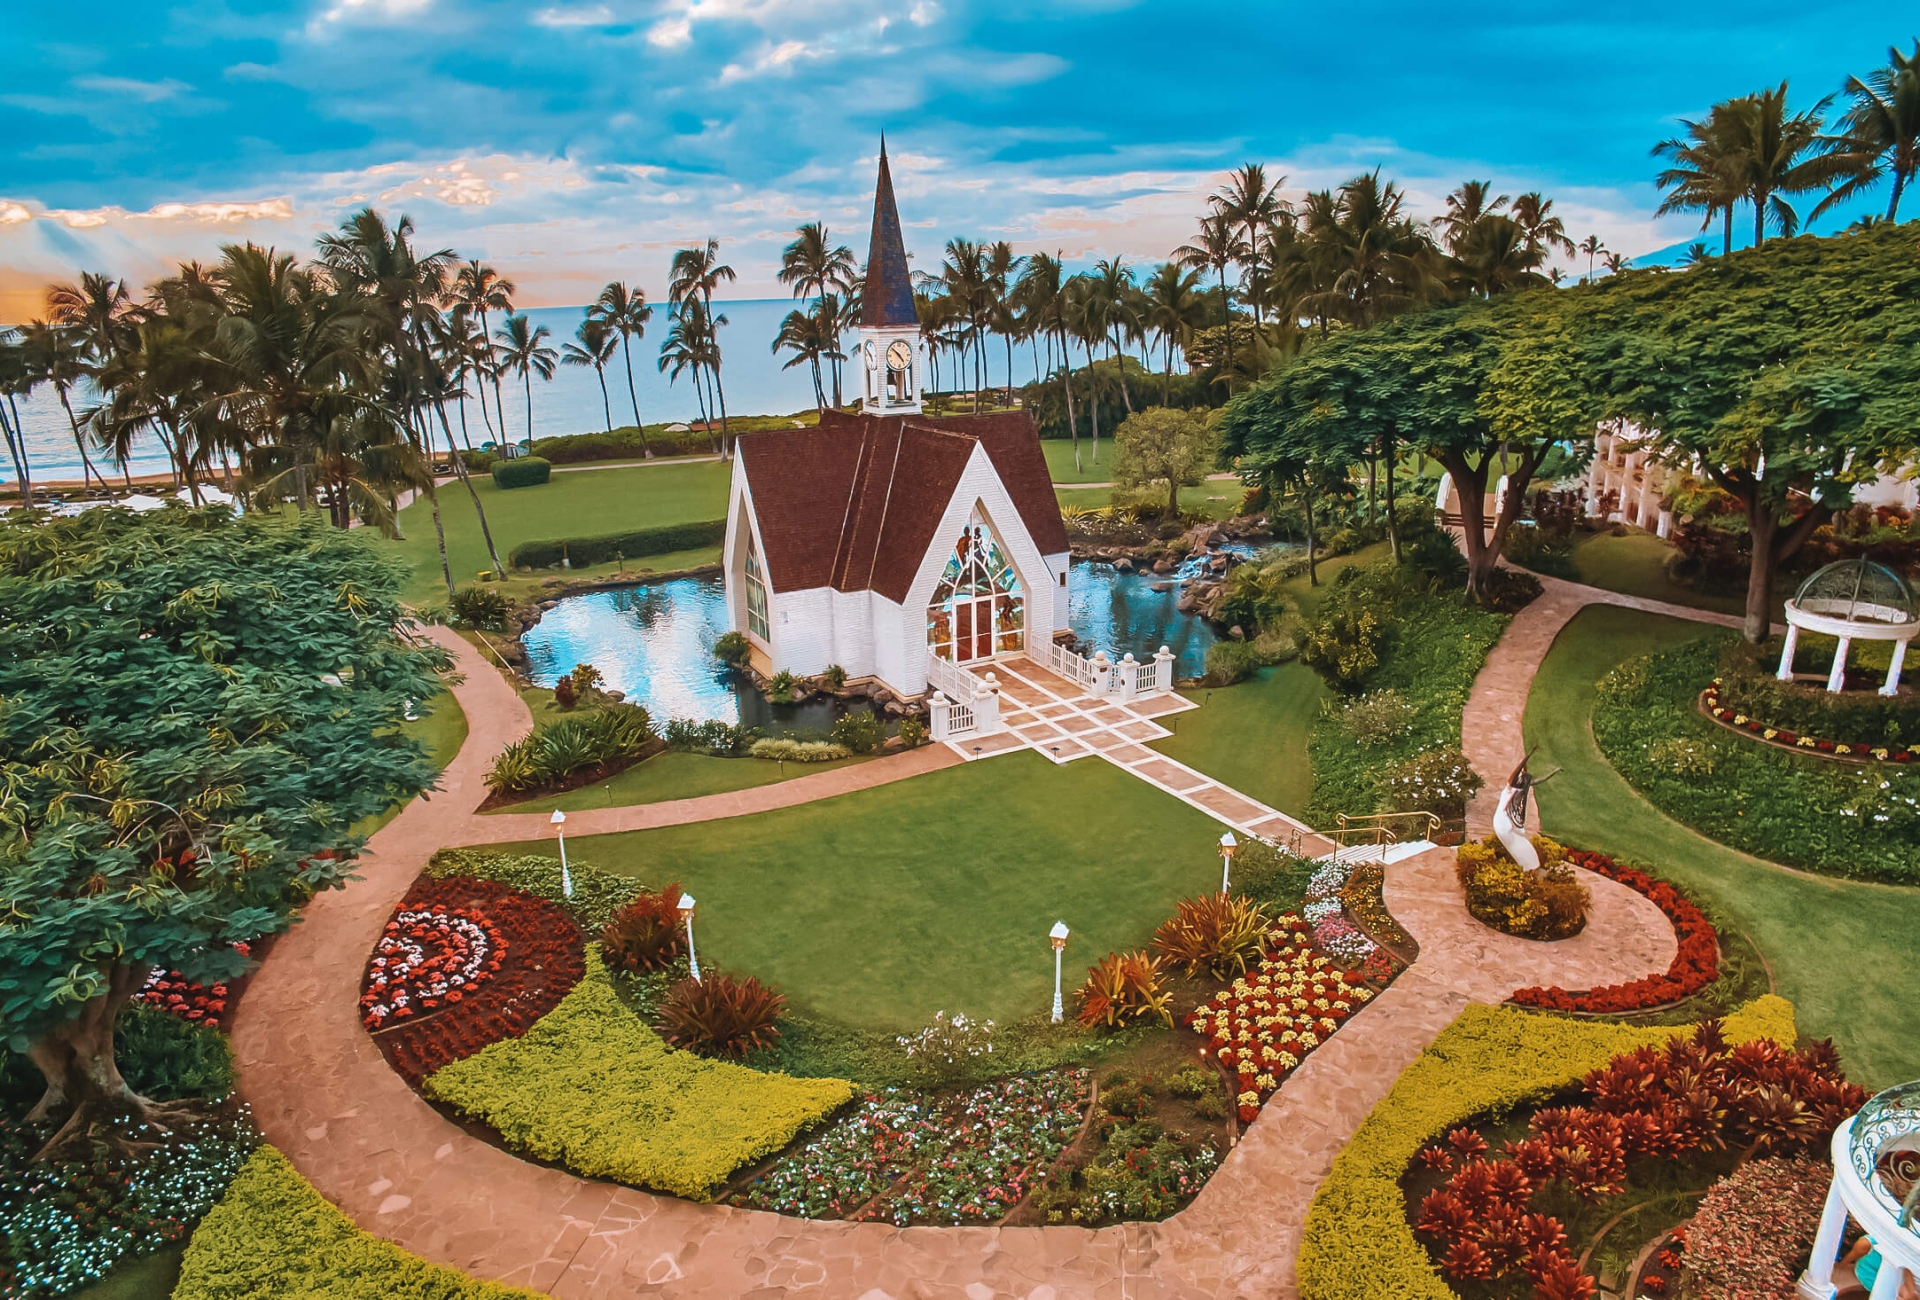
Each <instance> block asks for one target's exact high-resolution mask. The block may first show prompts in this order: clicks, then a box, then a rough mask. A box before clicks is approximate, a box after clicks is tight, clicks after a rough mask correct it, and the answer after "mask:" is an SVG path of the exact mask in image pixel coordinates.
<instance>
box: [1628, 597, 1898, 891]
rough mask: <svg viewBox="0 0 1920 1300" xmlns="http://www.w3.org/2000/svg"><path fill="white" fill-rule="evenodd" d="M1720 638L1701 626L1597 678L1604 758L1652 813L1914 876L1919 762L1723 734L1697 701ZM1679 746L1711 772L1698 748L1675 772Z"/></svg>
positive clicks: (1828, 865) (1797, 858)
mask: <svg viewBox="0 0 1920 1300" xmlns="http://www.w3.org/2000/svg"><path fill="white" fill-rule="evenodd" d="M1726 640H1727V638H1726V637H1725V636H1724V635H1723V634H1719V633H1714V634H1709V635H1707V636H1704V637H1702V638H1700V639H1699V640H1696V641H1691V642H1688V643H1687V644H1685V645H1681V646H1677V647H1675V648H1674V649H1672V650H1669V651H1666V652H1664V653H1662V654H1658V655H1652V656H1647V657H1643V658H1640V659H1633V660H1629V661H1627V662H1626V663H1623V664H1621V665H1620V666H1619V667H1618V668H1616V669H1614V671H1613V672H1611V673H1609V674H1608V675H1607V677H1606V678H1605V679H1603V680H1602V682H1601V684H1600V687H1599V689H1598V691H1597V692H1596V695H1595V700H1594V707H1593V736H1594V739H1595V741H1597V742H1598V743H1599V746H1600V752H1601V753H1602V754H1604V755H1605V756H1606V758H1607V761H1608V762H1609V763H1611V764H1612V765H1613V767H1614V769H1615V770H1616V771H1618V772H1619V773H1620V775H1621V776H1622V777H1624V778H1626V781H1627V783H1628V784H1629V785H1631V786H1633V788H1634V789H1636V790H1638V791H1639V792H1640V793H1641V794H1642V795H1644V796H1646V798H1647V800H1648V801H1649V802H1651V803H1652V804H1653V805H1654V806H1655V807H1657V808H1659V809H1660V810H1661V811H1662V812H1664V813H1666V814H1667V815H1668V816H1670V817H1672V818H1674V819H1675V820H1676V821H1679V822H1681V823H1683V824H1685V825H1687V826H1691V827H1692V828H1693V829H1694V830H1696V831H1699V832H1700V833H1701V834H1702V835H1705V836H1707V837H1708V838H1709V839H1714V840H1718V841H1719V842H1720V843H1722V844H1725V845H1727V846H1729V847H1730V848H1735V849H1738V850H1740V851H1741V852H1743V853H1750V854H1752V855H1754V856H1755V857H1758V858H1764V859H1767V860H1768V861H1771V862H1779V863H1784V864H1785V865H1787V866H1790V867H1799V868H1801V869H1803V870H1807V871H1818V872H1824V873H1827V874H1829V875H1836V876H1846V877H1851V878H1854V879H1869V880H1886V881H1892V882H1896V883H1903V884H1913V883H1915V882H1920V767H1915V766H1914V765H1911V764H1909V765H1901V764H1895V763H1866V764H1849V763H1839V762H1834V761H1832V760H1830V759H1823V758H1814V757H1802V756H1800V755H1798V754H1794V753H1792V752H1789V751H1786V750H1782V749H1779V748H1777V747H1775V746H1773V745H1769V744H1766V743H1765V742H1763V741H1761V740H1760V739H1759V738H1758V737H1755V738H1754V739H1752V740H1747V739H1744V738H1742V737H1740V736H1737V735H1731V734H1729V733H1728V732H1727V730H1726V729H1725V728H1724V727H1721V726H1720V725H1719V724H1718V723H1716V722H1714V721H1713V720H1712V719H1710V718H1707V717H1704V716H1702V715H1701V713H1700V710H1699V708H1698V706H1697V697H1698V695H1699V692H1700V691H1701V689H1702V688H1704V687H1705V686H1706V685H1707V684H1708V683H1709V682H1710V681H1712V679H1713V676H1714V673H1715V671H1716V669H1718V668H1719V667H1720V666H1721V665H1722V664H1723V662H1724V659H1723V654H1725V652H1726V651H1727V644H1726ZM1768 721H1769V723H1771V721H1772V720H1771V719H1768ZM1695 747H1697V750H1696V748H1695ZM1683 752H1700V753H1704V754H1706V755H1708V756H1709V757H1710V761H1711V762H1712V764H1713V777H1712V779H1711V780H1703V779H1702V778H1701V776H1700V775H1699V772H1698V767H1699V762H1700V760H1697V759H1692V760H1686V762H1687V763H1688V765H1689V766H1691V767H1692V768H1693V770H1692V771H1687V772H1683V771H1681V770H1680V764H1681V763H1682V761H1683V760H1682V759H1681V757H1680V756H1681V754H1682V753H1683Z"/></svg>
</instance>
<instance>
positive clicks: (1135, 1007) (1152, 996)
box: [1075, 952, 1173, 1029]
mask: <svg viewBox="0 0 1920 1300" xmlns="http://www.w3.org/2000/svg"><path fill="white" fill-rule="evenodd" d="M1075 997H1076V998H1077V999H1078V1000H1079V1003H1080V1010H1079V1012H1078V1013H1077V1016H1076V1018H1077V1019H1078V1020H1079V1022H1080V1023H1081V1024H1083V1025H1088V1026H1092V1025H1105V1026H1106V1027H1107V1028H1109V1029H1122V1028H1125V1027H1126V1026H1127V1025H1128V1024H1129V1023H1132V1022H1135V1021H1139V1020H1145V1019H1148V1018H1152V1019H1156V1020H1159V1021H1160V1022H1161V1023H1163V1024H1167V1025H1171V1024H1172V1023H1173V1012H1172V1010H1171V1009H1170V1005H1169V1004H1170V1003H1171V1002H1172V999H1173V994H1172V993H1170V992H1168V991H1167V989H1166V987H1165V984H1164V981H1163V980H1162V979H1161V975H1160V959H1159V958H1157V957H1153V956H1150V955H1149V954H1147V953H1145V952H1110V953H1108V954H1107V955H1106V956H1104V957H1102V958H1101V959H1100V960H1099V961H1098V962H1096V963H1095V964H1094V965H1092V966H1089V967H1088V968H1087V980H1086V983H1084V984H1082V985H1081V986H1080V990H1079V992H1078V993H1077V994H1075Z"/></svg>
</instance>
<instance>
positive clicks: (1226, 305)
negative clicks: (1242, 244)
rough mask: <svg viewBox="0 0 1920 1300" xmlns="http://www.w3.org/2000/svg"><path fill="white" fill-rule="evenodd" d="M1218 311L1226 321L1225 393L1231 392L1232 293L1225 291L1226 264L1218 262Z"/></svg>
mask: <svg viewBox="0 0 1920 1300" xmlns="http://www.w3.org/2000/svg"><path fill="white" fill-rule="evenodd" d="M1220 311H1221V314H1222V316H1223V318H1224V319H1225V320H1226V323H1227V376H1226V378H1227V393H1228V395H1229V396H1231V395H1232V393H1233V295H1232V294H1230V293H1228V292H1227V266H1226V263H1224V262H1222V263H1221V264H1220Z"/></svg>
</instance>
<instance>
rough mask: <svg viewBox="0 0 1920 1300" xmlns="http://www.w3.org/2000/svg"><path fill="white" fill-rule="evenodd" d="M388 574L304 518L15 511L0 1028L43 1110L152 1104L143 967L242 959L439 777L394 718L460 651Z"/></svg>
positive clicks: (6, 624)
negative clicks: (129, 1047)
mask: <svg viewBox="0 0 1920 1300" xmlns="http://www.w3.org/2000/svg"><path fill="white" fill-rule="evenodd" d="M399 586H400V576H399V574H398V573H397V571H396V570H395V568H394V566H393V564H392V562H391V561H390V560H388V559H385V558H383V557H381V556H379V555H377V554H375V553H374V551H373V549H372V548H371V547H370V546H368V545H367V544H366V543H365V542H364V541H363V540H362V539H361V538H360V537H358V536H355V535H352V534H347V533H342V532H339V531H337V530H332V529H329V528H327V527H326V526H324V524H322V523H320V522H319V521H318V520H317V519H314V518H313V517H311V516H309V517H308V518H307V519H305V520H285V519H277V518H268V517H260V516H247V517H244V518H236V517H233V516H231V515H230V514H229V513H227V512H225V511H222V510H220V509H204V510H188V509H185V508H181V507H169V508H167V509H165V510H163V511H159V512H156V513H153V514H149V515H145V516H138V515H134V514H131V513H129V512H127V511H123V510H118V509H103V510H95V511H92V512H89V513H87V514H83V515H81V516H79V517H78V518H74V519H54V520H50V519H46V518H45V517H44V516H40V515H39V514H38V513H37V512H16V513H14V514H12V515H10V516H8V517H6V518H4V519H0V1034H4V1037H5V1039H6V1042H7V1045H8V1046H9V1047H10V1048H12V1049H13V1050H15V1051H25V1052H27V1053H28V1054H29V1055H31V1056H32V1057H33V1059H34V1061H35V1063H36V1064H37V1065H38V1066H39V1067H40V1068H41V1070H42V1072H43V1073H44V1074H45V1075H46V1077H47V1083H48V1093H47V1097H46V1099H45V1101H43V1103H42V1106H41V1108H40V1114H42V1115H50V1114H52V1113H53V1112H54V1111H56V1110H58V1109H60V1108H62V1107H63V1106H65V1105H66V1104H68V1103H72V1104H73V1107H74V1117H75V1118H76V1119H77V1118H79V1116H80V1114H81V1112H82V1111H83V1110H86V1109H88V1108H89V1107H90V1106H91V1105H93V1104H94V1103H97V1102H98V1103H106V1104H108V1105H109V1106H116V1107H118V1108H123V1109H133V1110H140V1109H141V1108H142V1099H140V1098H137V1097H132V1096H131V1095H130V1094H128V1093H127V1091H126V1089H125V1085H124V1084H123V1083H122V1082H121V1081H120V1079H119V1075H118V1073H117V1071H116V1070H115V1068H114V1065H113V1056H112V1025H113V1018H114V1016H115V1015H116V1014H117V1012H118V1010H119V1008H120V1006H121V1005H122V1004H124V1002H125V1000H126V998H127V997H128V995H129V994H130V993H131V992H132V991H133V990H134V989H136V988H137V987H138V986H139V984H140V982H141V980H142V979H144V978H145V975H146V973H147V970H148V969H149V968H150V967H152V966H155V965H164V966H169V967H173V968H176V969H179V970H180V971H182V972H183V973H185V974H186V975H187V977H188V978H190V979H194V980H198V981H201V982H206V983H211V982H214V981H216V980H223V979H229V978H232V977H233V976H235V975H237V974H238V973H239V972H240V970H241V969H242V967H243V966H244V964H245V962H244V959H243V958H242V957H241V956H240V955H239V954H237V953H236V952H234V950H233V949H232V947H231V946H230V945H231V944H232V943H234V942H236V941H239V940H245V939H250V938H253V937H254V936H257V935H260V934H267V933H274V932H278V931H281V930H284V929H285V928H286V927H287V926H288V924H290V922H291V919H292V916H293V913H294V911H295V909H296V908H297V907H299V906H300V905H301V904H302V903H304V902H305V901H306V900H307V899H309V898H310V897H312V896H313V895H314V894H315V893H316V892H318V891H320V890H322V889H327V888H331V887H334V886H337V885H338V884H340V883H341V881H342V880H343V878H344V873H345V871H346V870H347V868H348V864H349V862H350V860H351V859H352V857H353V855H354V853H355V852H356V851H357V849H358V848H359V846H360V841H359V840H358V838H357V837H356V836H355V835H354V833H353V831H352V827H353V825H354V824H355V823H356V822H358V821H359V820H361V819H362V818H365V817H369V816H372V815H374V814H377V813H380V812H383V811H385V810H386V809H387V808H389V807H391V806H392V805H393V804H394V803H396V802H398V801H401V800H405V799H408V798H411V797H412V796H413V795H415V794H417V793H418V792H420V791H421V790H422V789H424V788H426V787H427V786H428V785H429V784H430V782H431V781H432V779H433V772H432V769H431V768H430V767H429V765H428V764H427V762H426V760H425V755H424V753H423V751H422V749H421V747H420V746H419V744H418V743H417V742H415V741H413V740H410V739H408V738H406V737H405V736H404V735H403V734H402V733H401V729H400V728H401V723H402V721H403V719H404V717H405V715H406V711H407V709H408V707H409V705H410V704H412V703H414V702H419V701H422V700H425V699H426V698H428V697H429V696H430V695H431V694H433V693H434V692H435V691H436V690H437V689H438V684H437V682H436V679H435V677H434V669H435V668H436V666H440V665H442V664H444V662H445V658H444V655H443V654H441V653H440V652H439V651H438V650H437V649H435V648H432V647H426V646H418V645H415V644H412V643H411V642H410V641H409V640H408V639H407V638H406V637H405V636H404V635H403V634H402V633H401V632H399V631H397V630H396V629H397V626H398V623H399V619H400V617H401V610H400V606H399V601H398V591H399Z"/></svg>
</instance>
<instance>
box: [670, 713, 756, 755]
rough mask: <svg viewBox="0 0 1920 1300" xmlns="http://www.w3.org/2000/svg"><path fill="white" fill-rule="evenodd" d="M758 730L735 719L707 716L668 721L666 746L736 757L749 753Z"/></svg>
mask: <svg viewBox="0 0 1920 1300" xmlns="http://www.w3.org/2000/svg"><path fill="white" fill-rule="evenodd" d="M759 739H760V732H759V730H758V729H757V728H754V727H743V726H741V725H740V724H739V723H737V722H722V721H720V719H718V718H708V719H706V720H705V721H702V722H694V721H692V720H690V719H687V718H669V719H668V720H667V748H669V749H684V750H686V751H687V752H689V753H693V754H712V755H713V756H714V757H715V758H739V757H741V756H742V755H744V754H746V753H748V752H749V751H750V750H751V749H752V748H753V744H754V742H755V741H757V740H759Z"/></svg>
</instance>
